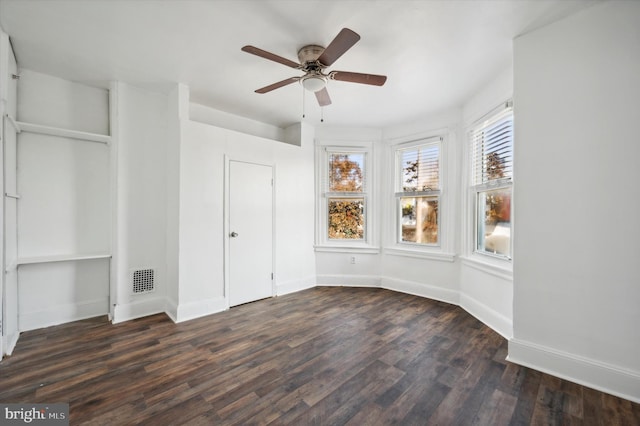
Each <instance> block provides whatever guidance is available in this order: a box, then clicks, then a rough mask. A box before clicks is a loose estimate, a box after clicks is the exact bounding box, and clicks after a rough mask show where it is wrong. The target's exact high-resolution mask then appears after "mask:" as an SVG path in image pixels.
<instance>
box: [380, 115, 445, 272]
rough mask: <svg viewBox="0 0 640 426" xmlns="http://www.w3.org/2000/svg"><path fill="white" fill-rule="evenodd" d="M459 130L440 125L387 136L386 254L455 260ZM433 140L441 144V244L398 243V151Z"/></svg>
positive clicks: (385, 190) (385, 185)
mask: <svg viewBox="0 0 640 426" xmlns="http://www.w3.org/2000/svg"><path fill="white" fill-rule="evenodd" d="M455 140H456V133H455V129H452V128H447V127H444V128H438V129H432V130H430V131H424V132H420V133H416V134H413V135H411V136H406V137H399V138H395V139H387V141H386V151H385V154H386V155H385V161H384V163H385V184H384V194H383V195H384V198H385V199H386V200H389V201H390V202H387V203H384V212H385V213H384V223H383V228H384V236H385V246H384V253H385V254H387V255H391V256H400V257H405V258H416V259H429V260H435V261H442V262H454V261H455V259H456V253H455V252H454V247H455V241H454V238H455V235H456V230H455V222H456V221H455V218H454V217H452V214H453V209H454V206H453V205H452V199H453V197H455V193H456V190H455V187H450V186H449V182H450V181H453V182H455V180H456V179H455V173H456V170H454V169H451V168H450V167H449V163H450V156H453V158H456V148H455V146H451V144H452V143H453V144H455ZM430 142H439V144H440V153H439V154H440V156H439V157H440V163H439V173H440V178H439V179H440V182H439V183H440V194H439V201H438V233H439V235H438V242H439V244H438V245H431V244H415V243H414V244H412V243H410V242H404V243H399V242H398V229H399V226H400V225H399V222H400V219H399V208H398V207H397V203H398V201H397V197H396V192H397V189H398V186H397V180H398V178H397V176H398V175H399V172H398V171H397V167H398V166H397V164H398V161H397V154H396V151H397V150H398V149H405V148H409V147H412V146H419V145H424V144H426V143H430Z"/></svg>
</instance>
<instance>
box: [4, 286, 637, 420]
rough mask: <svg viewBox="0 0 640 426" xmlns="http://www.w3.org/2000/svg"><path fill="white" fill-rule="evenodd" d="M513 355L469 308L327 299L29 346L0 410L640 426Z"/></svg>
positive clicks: (112, 328)
mask: <svg viewBox="0 0 640 426" xmlns="http://www.w3.org/2000/svg"><path fill="white" fill-rule="evenodd" d="M506 354H507V342H506V341H505V339H503V338H502V337H500V336H499V335H498V334H496V333H495V332H493V331H492V330H491V329H489V328H488V327H486V326H484V325H483V324H481V323H480V322H479V321H477V320H476V319H475V318H473V317H472V316H470V315H469V314H467V313H466V312H464V311H463V310H462V309H460V308H459V307H455V306H451V305H448V304H446V303H441V302H436V301H432V300H428V299H424V298H420V297H416V296H411V295H407V294H402V293H396V292H392V291H387V290H382V289H367V288H343V287H320V288H315V289H311V290H307V291H303V292H299V293H295V294H290V295H286V296H281V297H277V298H273V299H266V300H262V301H259V302H254V303H250V304H246V305H242V306H238V307H235V308H232V309H231V310H229V311H227V312H223V313H219V314H215V315H211V316H208V317H205V318H200V319H196V320H192V321H188V322H185V323H181V324H174V323H173V322H171V320H169V319H168V318H167V317H166V316H165V315H154V316H151V317H147V318H142V319H139V320H134V321H129V322H126V323H121V324H115V325H113V324H110V323H108V322H107V320H106V318H94V319H89V320H84V321H78V322H74V323H70V324H65V325H61V326H56V327H49V328H46V329H42V330H36V331H30V332H26V333H23V334H22V336H21V337H20V340H19V341H18V345H17V347H16V348H15V350H14V354H13V355H12V356H11V357H8V358H6V359H5V360H4V361H3V362H2V363H1V364H0V402H13V403H19V402H28V403H54V402H67V403H69V404H70V418H71V424H72V425H85V424H87V425H90V424H91V425H129V424H131V425H133V424H149V425H231V424H241V425H250V424H257V425H258V424H259V425H264V424H273V425H391V424H399V425H431V424H433V425H469V424H477V425H527V424H533V425H559V424H563V425H564V424H568V425H581V424H584V425H638V424H640V404H634V403H631V402H629V401H626V400H623V399H620V398H616V397H613V396H610V395H607V394H604V393H602V392H597V391H595V390H592V389H589V388H586V387H583V386H579V385H576V384H574V383H570V382H568V381H565V380H561V379H558V378H555V377H552V376H549V375H546V374H542V373H540V372H537V371H534V370H531V369H528V368H524V367H520V366H517V365H515V364H512V363H509V362H507V361H505V356H506Z"/></svg>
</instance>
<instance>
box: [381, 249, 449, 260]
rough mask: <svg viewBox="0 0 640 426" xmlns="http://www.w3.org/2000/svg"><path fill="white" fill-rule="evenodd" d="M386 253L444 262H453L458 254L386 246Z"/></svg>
mask: <svg viewBox="0 0 640 426" xmlns="http://www.w3.org/2000/svg"><path fill="white" fill-rule="evenodd" d="M384 254H388V255H391V256H402V257H415V258H418V259H429V260H439V261H442V262H453V261H454V260H455V258H456V255H455V254H453V253H443V252H433V251H426V250H416V249H410V248H398V247H386V248H385V249H384Z"/></svg>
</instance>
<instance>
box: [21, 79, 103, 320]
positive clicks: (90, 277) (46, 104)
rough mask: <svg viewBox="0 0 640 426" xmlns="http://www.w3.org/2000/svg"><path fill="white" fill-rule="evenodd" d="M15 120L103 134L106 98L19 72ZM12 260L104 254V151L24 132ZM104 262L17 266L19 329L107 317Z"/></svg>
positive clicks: (74, 141)
mask: <svg viewBox="0 0 640 426" xmlns="http://www.w3.org/2000/svg"><path fill="white" fill-rule="evenodd" d="M17 114H18V117H17V119H18V120H19V121H21V122H26V123H32V124H38V125H46V126H51V127H57V128H64V129H70V130H80V131H84V132H91V133H98V134H102V135H106V134H108V123H109V117H108V93H107V91H106V90H103V89H98V88H93V87H88V86H84V85H81V84H77V83H73V82H70V81H66V80H63V79H60V78H57V77H52V76H49V75H45V74H40V73H37V72H34V71H30V70H26V69H22V70H20V80H19V83H18V112H17ZM17 145H18V148H17V150H18V152H17V170H18V175H17V192H18V194H19V195H20V199H19V201H18V226H17V229H18V250H19V251H18V257H19V258H20V259H28V258H33V257H49V256H66V255H89V254H108V253H109V250H110V232H109V229H110V195H109V194H110V191H109V147H108V146H107V145H104V144H98V143H94V142H87V141H83V140H78V139H68V138H63V137H58V136H49V135H43V134H34V133H30V132H26V131H23V132H22V133H20V135H19V136H18V144H17ZM108 268H109V260H108V259H100V260H91V261H84V260H83V261H63V262H53V263H37V264H22V265H20V266H19V268H18V293H19V294H18V298H19V328H20V330H30V329H34V328H40V327H44V326H48V325H52V324H58V323H61V322H67V321H72V320H77V319H81V318H86V317H91V316H96V315H102V314H106V313H107V311H108V295H109V272H108Z"/></svg>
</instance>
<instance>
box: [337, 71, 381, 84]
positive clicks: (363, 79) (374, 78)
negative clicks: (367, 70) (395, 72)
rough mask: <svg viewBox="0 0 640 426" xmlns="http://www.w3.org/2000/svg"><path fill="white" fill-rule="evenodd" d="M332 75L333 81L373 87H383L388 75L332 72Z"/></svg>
mask: <svg viewBox="0 0 640 426" xmlns="http://www.w3.org/2000/svg"><path fill="white" fill-rule="evenodd" d="M330 75H331V78H332V79H333V80H338V81H348V82H350V83H360V84H371V85H373V86H382V85H383V84H384V83H385V81H387V76H386V75H375V74H361V73H359V72H348V71H332V72H331V74H330Z"/></svg>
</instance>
